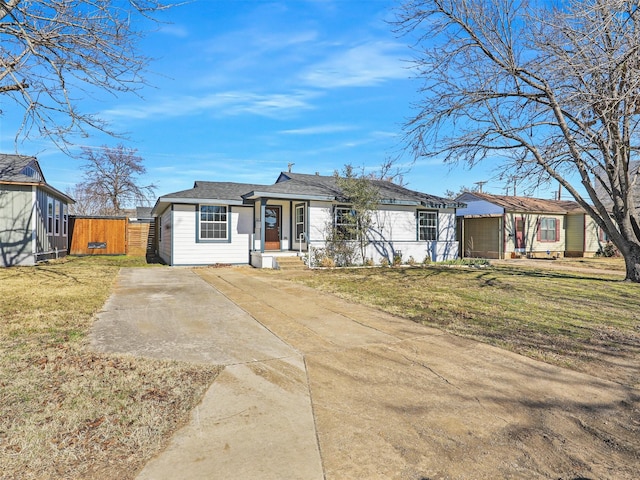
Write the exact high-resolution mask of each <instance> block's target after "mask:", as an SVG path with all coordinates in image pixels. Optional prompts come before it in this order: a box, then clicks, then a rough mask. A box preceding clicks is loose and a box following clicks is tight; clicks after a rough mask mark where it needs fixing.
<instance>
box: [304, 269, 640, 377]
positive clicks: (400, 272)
mask: <svg viewBox="0 0 640 480" xmlns="http://www.w3.org/2000/svg"><path fill="white" fill-rule="evenodd" d="M299 278H300V281H303V282H305V283H306V284H308V285H310V286H313V287H316V288H319V289H322V290H325V291H329V292H332V293H335V294H337V295H339V296H341V297H344V298H347V299H349V300H352V301H357V302H362V303H365V304H368V305H372V306H375V307H379V308H381V309H383V310H385V311H388V312H390V313H393V314H395V315H399V316H402V317H405V318H409V319H411V320H413V321H416V322H421V323H423V324H425V325H429V326H434V327H438V328H440V329H442V330H445V331H447V332H451V333H454V334H456V335H461V336H465V337H470V338H474V339H478V340H481V341H483V342H488V343H491V344H493V345H497V346H500V347H502V348H507V349H509V350H512V351H515V352H518V353H522V354H525V355H528V356H531V357H533V358H537V359H541V360H544V361H547V362H550V363H554V364H558V365H562V366H568V367H571V368H575V369H578V370H582V371H587V372H591V373H593V372H594V371H597V373H598V374H599V375H601V376H602V377H606V378H608V379H613V380H616V381H619V382H621V383H624V384H628V385H636V386H637V385H638V384H639V382H640V374H639V373H638V372H639V368H640V360H639V358H640V285H637V284H632V283H628V282H622V281H620V280H619V278H621V277H620V276H618V277H617V278H616V277H611V276H606V275H600V276H598V275H595V274H593V275H592V274H588V275H587V274H585V273H578V272H570V271H553V270H547V269H545V270H541V269H533V268H520V267H517V266H497V267H487V268H464V267H447V266H430V267H426V268H419V267H418V268H375V269H340V270H323V271H314V272H313V274H311V275H308V276H302V277H299Z"/></svg>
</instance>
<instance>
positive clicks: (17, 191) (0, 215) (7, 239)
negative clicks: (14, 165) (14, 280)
mask: <svg viewBox="0 0 640 480" xmlns="http://www.w3.org/2000/svg"><path fill="white" fill-rule="evenodd" d="M32 205H33V191H32V187H31V186H29V185H0V266H3V267H7V266H13V265H33V263H34V255H33V251H34V250H33V242H32V238H33V235H32V222H33V215H34V211H33V207H32Z"/></svg>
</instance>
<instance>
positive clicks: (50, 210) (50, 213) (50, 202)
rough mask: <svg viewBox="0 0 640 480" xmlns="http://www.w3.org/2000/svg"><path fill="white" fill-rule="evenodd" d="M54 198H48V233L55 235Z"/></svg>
mask: <svg viewBox="0 0 640 480" xmlns="http://www.w3.org/2000/svg"><path fill="white" fill-rule="evenodd" d="M53 202H54V200H53V198H47V233H48V234H49V235H53Z"/></svg>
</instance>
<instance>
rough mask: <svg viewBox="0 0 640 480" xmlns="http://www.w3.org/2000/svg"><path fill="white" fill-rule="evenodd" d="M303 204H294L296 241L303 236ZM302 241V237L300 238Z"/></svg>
mask: <svg viewBox="0 0 640 480" xmlns="http://www.w3.org/2000/svg"><path fill="white" fill-rule="evenodd" d="M304 220H305V219H304V204H302V203H301V204H300V205H296V241H298V242H299V241H300V238H301V237H304V236H305V228H304V224H305V221H304ZM302 241H304V238H302Z"/></svg>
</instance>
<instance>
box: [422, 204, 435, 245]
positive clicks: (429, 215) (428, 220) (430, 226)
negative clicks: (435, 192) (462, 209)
mask: <svg viewBox="0 0 640 480" xmlns="http://www.w3.org/2000/svg"><path fill="white" fill-rule="evenodd" d="M437 239H438V212H426V211H422V212H418V240H419V241H421V242H429V241H434V240H437Z"/></svg>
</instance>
